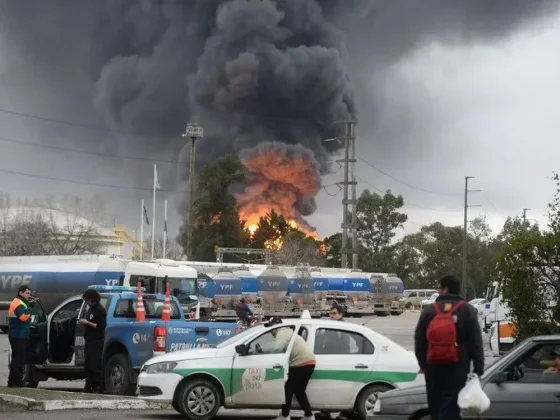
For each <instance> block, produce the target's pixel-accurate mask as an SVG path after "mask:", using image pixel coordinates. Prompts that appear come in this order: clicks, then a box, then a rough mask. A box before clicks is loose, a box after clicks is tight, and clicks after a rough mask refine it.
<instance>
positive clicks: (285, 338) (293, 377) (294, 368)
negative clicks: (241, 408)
mask: <svg viewBox="0 0 560 420" xmlns="http://www.w3.org/2000/svg"><path fill="white" fill-rule="evenodd" d="M277 324H282V320H281V319H280V318H272V319H271V320H270V321H269V322H268V323H267V324H265V326H266V327H271V326H273V325H277ZM272 334H273V335H274V337H275V338H276V342H277V344H278V346H281V347H282V349H285V348H286V347H287V346H288V344H289V343H290V340H291V338H292V335H293V334H294V331H293V330H292V329H291V328H290V327H286V328H278V329H276V330H273V333H272ZM314 371H315V355H314V354H313V352H312V351H311V350H310V349H309V347H308V346H307V343H306V342H305V340H304V339H303V338H301V337H300V336H299V335H297V336H296V338H295V341H294V345H293V347H292V350H291V352H290V367H289V370H288V380H287V381H286V383H285V384H284V394H285V398H286V399H285V401H286V402H285V404H284V405H282V413H281V414H280V416H278V417H277V419H276V420H289V419H290V408H291V405H292V399H293V397H294V395H295V397H296V398H297V400H298V402H299V405H300V407H301V409H302V410H303V412H304V417H303V418H302V420H315V417H314V416H313V413H312V412H311V404H309V399H308V398H307V394H306V392H305V391H306V389H307V384H308V383H309V380H310V379H311V376H312V375H313V372H314Z"/></svg>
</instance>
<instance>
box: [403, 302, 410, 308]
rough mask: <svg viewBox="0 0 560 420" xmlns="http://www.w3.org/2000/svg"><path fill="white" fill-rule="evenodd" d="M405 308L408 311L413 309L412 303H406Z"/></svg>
mask: <svg viewBox="0 0 560 420" xmlns="http://www.w3.org/2000/svg"><path fill="white" fill-rule="evenodd" d="M404 307H405V308H406V309H410V308H412V303H410V302H406V304H405V305H404Z"/></svg>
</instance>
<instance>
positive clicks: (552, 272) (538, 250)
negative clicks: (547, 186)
mask: <svg viewBox="0 0 560 420" xmlns="http://www.w3.org/2000/svg"><path fill="white" fill-rule="evenodd" d="M553 180H554V181H555V183H556V192H555V194H554V198H553V200H552V201H551V202H550V204H549V205H548V209H549V213H548V227H549V229H550V230H549V231H548V232H540V231H539V230H538V228H536V227H535V226H530V225H527V224H526V223H525V224H523V223H522V222H521V221H520V220H516V221H511V223H510V224H511V229H510V231H509V232H508V235H506V236H505V242H504V247H503V250H502V251H501V252H500V253H499V255H498V258H497V260H496V261H497V264H496V265H497V270H498V272H497V275H496V279H497V280H498V281H499V282H500V286H501V290H502V293H503V298H504V300H505V302H506V303H507V305H508V311H509V316H510V317H511V319H512V321H513V322H514V323H515V324H516V325H517V333H516V334H517V337H518V338H519V339H524V338H527V337H530V336H533V335H538V334H549V333H551V332H556V333H557V332H559V331H560V305H559V303H560V302H559V300H560V299H559V298H560V179H559V177H558V174H556V173H555V174H554V176H553ZM506 223H507V222H506Z"/></svg>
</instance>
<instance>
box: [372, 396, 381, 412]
mask: <svg viewBox="0 0 560 420" xmlns="http://www.w3.org/2000/svg"><path fill="white" fill-rule="evenodd" d="M373 412H374V413H381V399H380V398H379V397H377V401H375V405H374V406H373Z"/></svg>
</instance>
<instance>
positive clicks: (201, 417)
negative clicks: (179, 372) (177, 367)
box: [175, 378, 222, 420]
mask: <svg viewBox="0 0 560 420" xmlns="http://www.w3.org/2000/svg"><path fill="white" fill-rule="evenodd" d="M199 398H201V399H202V402H200V400H199ZM197 400H199V402H198V404H196V403H195V404H193V405H191V406H189V401H194V402H196V401H197ZM175 404H176V405H177V408H178V411H179V413H181V415H182V416H183V418H185V419H188V420H210V419H212V418H214V416H215V415H216V413H217V412H218V410H219V409H220V406H221V405H222V402H221V398H220V393H219V392H218V390H217V389H216V387H215V386H214V385H213V384H212V382H210V381H208V380H206V379H198V378H195V379H192V380H189V381H187V382H185V383H183V384H182V385H180V388H179V391H178V392H177V400H176V402H175Z"/></svg>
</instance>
